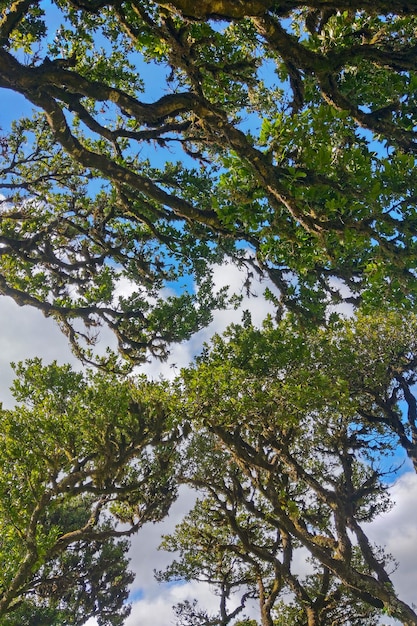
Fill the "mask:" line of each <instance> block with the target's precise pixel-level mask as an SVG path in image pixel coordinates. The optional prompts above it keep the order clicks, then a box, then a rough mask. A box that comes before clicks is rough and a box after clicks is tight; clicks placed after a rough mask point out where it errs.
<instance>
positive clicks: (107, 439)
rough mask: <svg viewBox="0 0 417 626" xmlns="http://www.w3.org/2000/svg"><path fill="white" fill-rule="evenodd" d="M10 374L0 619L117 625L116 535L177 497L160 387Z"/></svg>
mask: <svg viewBox="0 0 417 626" xmlns="http://www.w3.org/2000/svg"><path fill="white" fill-rule="evenodd" d="M16 370H17V374H18V378H17V380H16V381H15V383H14V393H15V396H16V399H17V400H18V402H19V404H18V405H17V406H16V408H15V409H13V410H10V411H6V410H2V411H1V413H0V420H1V432H2V439H1V443H0V458H1V467H2V472H1V475H0V493H1V498H0V501H1V502H0V528H1V544H0V563H1V566H0V617H1V620H2V624H3V623H4V624H5V625H6V624H7V626H9V625H10V626H11V625H14V624H17V623H22V622H19V620H20V619H23V617H24V616H26V617H25V619H26V618H28V616H29V617H30V619H32V620H33V619H35V621H36V620H40V621H38V622H36V623H44V624H50V623H52V622H51V621H50V620H56V623H57V624H63V625H64V624H83V623H85V621H87V619H88V618H89V617H90V616H96V617H97V619H98V621H99V623H100V624H102V625H103V626H105V625H109V626H110V625H111V626H118V625H120V624H122V623H123V619H124V617H125V616H126V615H127V613H128V609H127V607H126V606H125V604H124V601H125V600H126V598H127V594H128V590H127V585H128V584H129V583H130V582H131V581H132V577H131V574H130V572H129V571H127V570H126V567H127V564H128V562H127V559H126V557H125V553H126V550H127V548H128V544H127V543H126V542H125V541H124V540H123V537H129V536H131V535H132V534H133V533H135V532H137V530H138V529H139V528H141V526H142V525H143V524H145V523H146V522H147V521H152V522H155V521H158V520H160V519H163V518H164V517H165V515H166V513H167V511H168V509H169V506H170V504H171V502H172V501H173V500H174V499H175V497H176V484H175V469H174V462H175V457H176V451H175V444H176V443H178V441H179V439H180V437H181V433H180V431H179V430H178V429H177V428H176V426H175V423H174V418H173V416H172V411H171V409H172V404H171V403H170V399H169V395H168V393H167V389H166V387H164V386H163V385H154V384H152V383H148V382H146V381H144V380H142V381H140V382H139V384H137V385H134V384H133V382H132V381H128V380H125V381H121V380H120V379H117V378H115V377H111V376H103V375H100V376H98V375H97V374H94V375H93V374H91V373H90V374H88V375H85V376H83V375H81V374H79V373H76V372H73V371H72V370H71V369H70V368H69V367H68V366H62V367H59V366H57V365H56V364H52V365H50V366H46V367H43V366H42V365H41V363H40V362H39V360H34V361H32V362H28V363H27V364H26V365H23V364H19V365H18V366H17V368H16ZM170 407H171V408H170ZM23 621H24V620H23ZM28 623H29V622H28ZM30 623H32V622H30ZM33 623H35V622H33ZM54 623H55V622H54Z"/></svg>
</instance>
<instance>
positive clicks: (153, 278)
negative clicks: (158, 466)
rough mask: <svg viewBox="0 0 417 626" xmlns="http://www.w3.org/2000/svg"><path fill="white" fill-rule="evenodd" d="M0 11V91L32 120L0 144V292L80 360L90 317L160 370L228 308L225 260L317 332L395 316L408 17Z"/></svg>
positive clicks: (353, 6) (389, 9) (409, 178)
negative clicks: (219, 283) (347, 307)
mask: <svg viewBox="0 0 417 626" xmlns="http://www.w3.org/2000/svg"><path fill="white" fill-rule="evenodd" d="M0 7H1V9H2V18H1V22H0V43H1V50H0V87H2V88H4V89H8V90H12V91H14V92H17V93H19V94H22V95H23V96H24V97H25V98H26V99H27V101H28V102H30V103H32V105H34V107H35V110H36V113H35V114H34V117H33V118H32V119H22V120H18V121H16V123H15V125H14V126H13V128H12V129H11V131H10V132H8V131H5V134H4V135H3V137H2V138H1V164H0V168H1V170H0V171H1V191H2V193H3V194H4V195H5V199H4V200H3V202H2V213H1V218H2V220H1V244H2V248H1V267H0V290H1V293H3V294H5V295H8V296H11V297H13V298H14V299H15V300H16V301H17V302H18V303H19V304H30V305H32V306H36V307H38V308H39V309H40V310H41V311H43V312H44V313H45V315H52V316H54V317H55V319H57V320H58V322H59V324H60V325H61V326H62V328H63V329H64V331H65V332H67V334H68V335H69V337H70V340H71V341H72V343H73V344H74V346H76V348H77V350H78V351H79V353H80V354H81V355H83V356H84V358H90V357H89V354H88V353H86V352H85V351H84V348H85V346H83V335H87V339H89V340H93V339H94V333H95V330H96V327H97V325H99V324H101V323H105V324H107V325H109V326H110V328H111V329H112V330H113V331H114V332H115V333H116V335H117V338H118V342H119V348H120V350H121V351H122V352H123V353H124V354H125V356H127V357H128V358H130V359H132V360H141V359H143V358H144V353H145V352H146V350H151V351H152V352H153V353H154V354H157V355H159V356H164V355H165V354H166V349H167V346H168V345H169V343H170V342H172V341H179V340H182V339H184V338H186V337H189V336H190V335H191V334H192V333H193V332H194V331H195V330H196V329H198V328H199V327H201V326H202V325H204V324H206V323H207V322H208V321H209V320H210V315H211V310H212V309H213V307H216V306H225V304H226V301H225V294H224V293H219V294H213V293H212V288H211V281H210V270H209V266H210V264H212V263H215V262H218V261H220V260H221V259H223V258H225V256H226V257H227V258H230V259H232V260H234V261H236V262H237V263H239V264H240V265H242V266H244V267H246V268H247V271H248V277H249V279H250V275H251V274H252V275H253V273H254V272H256V273H259V274H260V275H262V276H268V277H269V279H270V280H272V282H273V283H274V284H275V286H276V287H277V288H278V289H279V291H280V296H279V297H278V298H277V300H276V304H277V307H278V311H281V309H282V307H284V308H291V309H292V310H293V311H296V312H298V314H301V315H303V316H305V317H306V318H307V319H313V320H314V321H317V320H323V317H324V309H325V308H326V306H327V305H328V304H329V303H330V302H339V301H341V300H343V299H348V300H351V301H352V302H354V303H356V304H357V303H359V302H362V303H363V304H364V305H365V306H367V307H375V306H378V305H379V304H380V303H381V302H384V301H386V302H388V303H389V304H390V305H391V306H393V307H398V306H399V307H407V306H408V307H410V306H413V304H414V301H415V293H416V280H415V272H414V270H415V245H416V244H415V237H414V232H415V220H416V215H415V192H414V190H415V187H416V176H417V174H416V168H415V153H416V145H417V144H416V131H415V122H414V111H415V92H416V89H415V85H416V80H417V77H416V73H415V60H416V59H415V46H416V39H415V21H416V9H415V7H414V4H413V3H410V2H408V3H403V2H393V3H392V2H390V3H388V2H386V0H376V1H373V2H370V1H369V0H362V2H346V1H344V0H332V1H330V2H326V7H325V8H324V7H323V5H322V3H321V2H319V1H318V0H305V1H303V2H300V1H299V0H286V1H285V2H284V3H283V2H275V1H274V0H253V1H250V2H245V3H236V2H233V1H232V0H226V1H224V2H221V3H220V2H216V1H214V0H205V1H203V2H198V3H194V2H189V1H188V0H174V1H173V2H171V3H165V2H159V1H151V2H148V1H145V0H129V1H127V2H123V3H121V2H120V1H119V0H114V1H113V0H107V1H104V0H103V1H102V0H91V1H88V2H87V1H84V0H65V1H62V0H60V1H59V2H58V1H56V2H53V3H43V2H41V1H40V0H38V1H36V0H32V1H30V0H15V2H13V3H10V2H6V1H3V2H2V3H1V5H0ZM52 24H53V25H54V26H51V25H52ZM56 24H57V25H58V26H57V27H55V25H56ZM144 63H149V64H151V67H152V71H153V87H154V92H155V91H157V92H158V95H157V96H152V94H150V93H148V92H147V91H146V84H145V83H146V81H144V79H143V75H144V73H145V70H144V67H145V66H144ZM158 77H159V78H158ZM158 83H159V85H158ZM158 86H160V89H158ZM144 90H145V93H143V94H142V92H143V91H144ZM164 163H165V164H164ZM184 276H185V277H187V278H186V283H187V282H188V283H189V282H190V281H191V280H193V281H195V283H196V286H197V288H196V289H195V290H194V288H193V287H190V286H188V287H187V286H186V287H185V289H184V291H183V293H178V292H177V293H176V294H175V295H171V297H169V298H164V297H163V296H164V295H166V293H165V292H164V291H163V288H164V287H166V286H170V285H171V284H172V282H173V281H174V282H175V281H177V280H178V279H179V278H180V277H184ZM122 279H128V280H129V281H130V283H131V285H132V291H133V293H132V294H131V295H122V296H120V281H121V280H122ZM343 285H344V286H343ZM345 287H348V290H349V291H348V295H346V289H345ZM344 294H345V295H344ZM75 318H81V319H82V320H83V321H84V323H85V327H86V328H85V330H84V331H83V330H82V329H80V327H79V325H77V324H76V323H75V321H74V320H75Z"/></svg>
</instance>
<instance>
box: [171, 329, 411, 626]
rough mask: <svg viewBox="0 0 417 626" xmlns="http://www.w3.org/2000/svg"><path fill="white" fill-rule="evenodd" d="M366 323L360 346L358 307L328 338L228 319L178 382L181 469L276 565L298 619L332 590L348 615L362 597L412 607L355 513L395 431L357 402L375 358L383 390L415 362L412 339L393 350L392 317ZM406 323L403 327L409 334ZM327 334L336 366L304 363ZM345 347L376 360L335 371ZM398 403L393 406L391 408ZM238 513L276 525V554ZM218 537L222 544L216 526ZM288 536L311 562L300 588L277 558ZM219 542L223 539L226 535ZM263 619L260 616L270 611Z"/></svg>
mask: <svg viewBox="0 0 417 626" xmlns="http://www.w3.org/2000/svg"><path fill="white" fill-rule="evenodd" d="M411 323H413V322H412V318H411ZM361 324H363V326H361ZM380 325H381V326H383V324H382V322H381V320H380ZM376 326H377V324H376V323H375V324H374V326H372V324H370V325H369V327H368V332H369V335H368V337H367V339H368V351H366V350H365V349H364V345H366V326H365V324H364V320H363V318H362V319H361V320H359V321H357V320H354V321H352V320H350V321H349V322H346V324H345V329H344V331H345V332H344V333H343V332H342V328H341V325H340V324H338V326H336V328H335V329H333V332H334V334H333V335H332V332H331V329H327V330H328V335H327V337H326V340H324V337H323V332H324V331H323V330H322V329H316V330H315V331H312V333H311V335H310V336H309V335H308V334H306V333H305V329H300V332H298V333H297V332H296V328H295V327H290V328H289V327H288V322H287V321H286V322H281V323H280V325H279V326H278V327H274V326H273V325H272V324H270V326H269V327H268V326H267V327H266V329H265V330H264V332H260V331H258V330H256V329H253V328H252V327H251V326H250V325H248V326H247V328H242V327H234V328H232V329H231V330H230V332H229V333H228V336H227V337H226V338H219V337H217V338H215V339H214V342H213V345H212V347H211V349H210V348H209V347H207V349H206V351H205V353H204V354H203V355H202V357H201V358H200V359H199V360H198V362H197V365H196V366H195V368H192V369H190V370H188V371H185V372H184V374H183V379H182V382H181V384H180V388H179V389H180V393H182V394H183V398H184V402H185V403H186V405H187V406H188V407H189V408H188V414H189V416H190V419H191V416H192V419H193V420H194V425H195V429H196V434H195V439H194V443H192V444H190V447H189V448H188V451H187V453H186V457H185V460H184V466H183V467H184V469H183V473H182V476H181V477H180V479H181V480H183V481H185V482H187V483H189V484H191V485H193V486H194V487H195V488H197V489H198V490H201V491H203V493H207V494H208V496H209V498H210V502H211V501H213V502H215V503H216V508H217V509H218V510H219V511H220V512H221V519H222V520H223V521H224V522H225V523H227V524H228V525H229V527H230V528H231V530H232V531H233V534H234V535H235V537H236V538H237V539H238V540H239V541H240V542H241V543H242V546H243V547H244V549H245V550H246V552H247V553H248V554H250V555H252V557H256V558H259V559H261V560H263V561H264V562H266V563H269V575H272V571H273V564H276V563H278V564H279V567H280V568H281V569H278V571H279V572H280V575H281V576H283V577H284V579H285V582H286V584H287V585H288V586H289V587H290V589H291V591H292V592H293V593H294V594H295V596H296V601H297V606H301V607H302V608H303V610H304V611H305V614H304V620H305V621H304V622H303V623H308V624H309V625H317V624H322V623H324V624H325V623H327V620H328V619H329V616H330V614H331V611H332V610H333V608H334V606H333V603H332V602H333V601H332V597H333V593H335V597H337V596H338V594H341V595H340V596H339V597H340V598H342V597H343V602H345V601H346V602H347V605H348V606H349V607H350V609H351V610H352V611H353V612H352V614H351V619H352V620H353V623H354V620H355V619H356V622H357V623H361V622H360V620H361V619H365V618H366V617H367V613H366V612H365V613H363V606H364V605H365V606H367V607H368V609H369V607H371V608H373V609H374V610H375V611H376V612H378V611H379V612H381V611H384V612H386V613H388V614H389V615H392V616H394V617H396V618H397V619H399V620H400V621H401V622H402V623H404V624H416V623H417V616H416V614H415V612H414V610H413V609H412V607H410V606H408V605H406V604H405V603H404V602H402V601H401V599H399V598H398V596H397V595H396V593H395V591H394V588H393V585H392V582H391V579H390V571H389V560H387V557H386V555H384V554H382V553H380V552H379V551H378V550H377V549H376V548H375V547H374V546H372V545H371V542H370V541H369V539H368V537H367V534H366V526H365V524H366V523H368V522H371V521H372V520H373V519H374V517H375V516H376V515H377V514H378V513H380V512H381V511H383V510H385V507H386V505H387V503H386V500H385V498H384V484H383V480H382V479H383V470H382V466H381V463H382V459H383V457H384V456H387V455H388V456H389V455H390V454H392V450H393V447H395V445H396V442H395V443H394V444H393V438H394V436H395V429H392V430H391V431H390V424H389V422H388V420H384V419H383V418H382V416H379V417H380V419H378V420H376V419H375V420H370V421H364V419H363V418H362V415H361V411H360V410H358V406H359V407H360V406H361V403H362V402H363V400H364V398H367V395H368V392H369V389H368V384H369V380H372V372H373V368H374V367H375V371H376V373H377V374H379V376H378V377H377V378H375V380H374V382H375V388H376V389H378V393H380V394H381V395H382V396H383V395H384V393H388V394H389V393H393V386H392V379H394V380H395V376H396V375H397V374H398V371H399V368H398V364H401V365H402V366H403V367H404V368H405V369H408V368H410V363H412V362H413V354H412V352H411V349H410V348H411V345H412V344H410V343H408V342H407V340H406V339H405V338H404V337H403V341H404V340H405V343H406V344H407V345H408V348H407V351H405V352H403V351H402V349H403V347H404V345H405V344H403V346H402V348H401V350H400V349H399V344H398V343H394V342H393V343H392V344H387V343H386V340H387V337H388V336H389V335H390V331H391V336H392V338H393V339H394V341H395V340H397V341H398V339H399V337H398V335H397V333H398V329H399V328H400V324H398V326H393V327H392V328H390V326H389V320H388V323H387V324H386V326H385V327H384V331H385V336H383V337H382V338H380V337H375V328H376ZM354 328H355V330H356V331H357V334H356V336H355V334H354V332H353V329H354ZM349 331H350V332H349ZM360 334H362V337H360ZM412 334H413V335H414V333H413V331H412V330H411V328H410V336H409V340H410V341H411V335H412ZM405 335H407V333H405ZM358 336H359V339H360V341H361V345H360V344H359V345H358ZM349 340H350V341H349ZM343 341H345V344H346V345H343ZM413 341H414V337H413ZM383 342H385V343H383ZM326 345H327V346H328V350H329V353H330V354H331V353H332V350H335V349H337V350H339V351H341V357H340V366H339V369H337V370H336V371H333V369H332V363H330V364H329V367H328V369H327V370H326V369H325V368H322V367H320V368H318V369H315V368H314V367H313V368H312V367H311V366H312V364H313V365H316V364H317V358H316V357H317V354H320V352H319V351H320V350H321V351H322V352H321V357H322V359H323V361H324V360H325V358H326V355H325V353H324V346H326ZM348 345H349V346H350V348H347V346H348ZM384 345H385V352H384V351H383V350H382V348H383V346H384ZM377 346H378V349H377ZM310 350H313V353H312V354H311V355H310V356H309V353H310ZM355 350H358V352H359V350H360V353H361V354H362V357H363V356H364V355H366V356H368V355H371V354H374V355H375V359H374V361H371V360H368V359H367V360H366V361H364V363H365V365H366V366H369V370H368V371H366V368H364V369H365V374H363V372H362V371H361V368H362V362H361V363H360V364H358V368H357V370H356V371H355V370H347V371H345V368H346V361H345V360H344V358H345V355H347V357H348V358H351V354H352V352H355ZM345 351H346V352H345ZM349 352H350V354H349ZM388 354H389V355H390V356H389V357H388V356H387V355H388ZM405 355H406V358H405V359H404V356H405ZM304 356H306V359H305V360H304V358H303V357H304ZM349 362H350V361H349ZM388 362H390V364H391V365H390V367H387V365H388ZM321 363H322V361H320V362H319V365H321ZM350 365H352V363H351V362H350ZM410 369H411V368H410ZM400 376H401V374H400ZM368 377H369V378H368ZM360 380H362V387H360ZM352 381H354V382H355V385H354V386H353V393H352V391H351V389H349V384H351V383H352ZM385 385H386V387H384V386H385ZM384 389H385V390H384ZM397 400H398V397H397ZM365 402H369V398H367V399H366V400H365ZM396 411H397V412H398V413H397V415H398V416H399V415H400V413H399V408H398V407H397V408H396ZM365 460H366V463H365V462H364V461H365ZM392 469H393V468H391V471H392ZM242 511H243V513H242ZM202 514H203V515H205V517H207V515H206V514H205V513H202ZM246 516H248V518H249V519H250V520H251V522H252V523H253V525H254V527H255V528H258V527H259V526H261V528H262V532H264V531H265V532H267V533H270V534H271V536H273V533H274V532H275V534H276V533H278V535H279V537H280V541H281V544H280V545H279V550H280V551H281V555H280V556H279V557H278V559H277V558H275V556H274V554H275V553H274V551H273V550H271V549H268V548H267V549H266V550H263V549H262V546H263V544H264V543H265V542H264V541H259V542H257V541H256V540H255V539H253V538H251V535H250V532H249V531H248V528H247V527H245V524H246V521H245V520H246ZM219 517H220V514H219ZM214 519H215V517H213V516H211V517H210V520H211V521H210V523H209V527H210V528H215V522H214V521H213V520H214ZM219 525H221V522H219ZM198 529H199V526H198V525H197V532H199V530H198ZM265 529H270V530H265ZM212 532H213V534H216V531H215V530H213V531H212ZM219 536H220V539H219V546H221V545H222V541H221V536H222V532H220V535H219ZM177 541H178V537H177ZM183 545H184V546H185V544H183ZM288 545H289V546H290V554H291V550H294V549H296V548H297V547H299V546H300V547H303V548H304V549H306V550H307V551H308V552H309V553H310V555H311V556H312V558H313V562H314V564H315V567H316V568H317V569H316V572H317V575H316V578H315V580H313V581H311V580H310V581H308V580H306V581H304V583H303V584H302V585H301V588H300V586H299V585H300V581H299V580H298V579H297V577H296V576H294V575H293V572H292V571H291V568H290V564H291V557H287V558H285V553H286V552H285V550H286V548H285V546H287V549H288ZM227 549H232V548H230V543H229V545H228V546H227ZM233 554H235V552H233ZM187 558H188V557H187V555H186V558H185V559H184V560H185V563H187ZM207 558H208V559H210V556H208V557H207ZM285 563H286V564H287V565H286V566H285ZM184 567H186V565H185V566H184ZM188 571H190V569H189V570H188ZM328 576H330V578H327V577H328ZM320 577H322V581H326V580H327V582H323V584H325V585H328V587H327V591H328V597H327V596H326V593H324V597H326V598H327V600H328V602H329V604H327V603H326V602H323V601H322V600H323V598H322V596H320V582H319V581H320ZM333 577H334V580H335V581H336V588H334V587H332V585H333V582H332V581H333ZM339 585H341V587H339ZM341 601H342V600H341ZM326 611H328V615H326ZM355 611H357V612H356V614H355ZM364 616H365V617H364ZM368 616H369V619H371V621H372V619H373V617H374V616H373V614H372V612H371V613H369V614H368ZM336 618H337V616H336ZM262 623H263V624H268V626H269V624H271V621H263V622H262Z"/></svg>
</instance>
